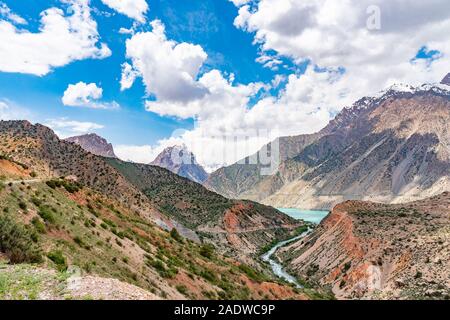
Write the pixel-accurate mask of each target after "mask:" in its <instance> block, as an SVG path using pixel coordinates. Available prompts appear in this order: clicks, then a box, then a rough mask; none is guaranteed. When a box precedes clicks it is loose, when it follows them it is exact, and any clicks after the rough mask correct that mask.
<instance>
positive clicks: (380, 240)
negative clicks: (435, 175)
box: [280, 192, 450, 299]
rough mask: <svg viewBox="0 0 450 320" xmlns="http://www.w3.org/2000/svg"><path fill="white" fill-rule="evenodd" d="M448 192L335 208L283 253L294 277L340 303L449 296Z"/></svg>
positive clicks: (350, 202) (449, 232) (342, 205)
mask: <svg viewBox="0 0 450 320" xmlns="http://www.w3.org/2000/svg"><path fill="white" fill-rule="evenodd" d="M449 236H450V193H448V192H446V193H443V194H442V195H440V196H436V197H433V198H431V199H427V200H423V201H418V202H413V203H408V204H403V205H383V204H375V203H371V202H361V201H348V202H345V203H342V204H339V205H337V206H336V207H335V208H334V209H333V210H332V212H331V214H330V215H329V216H328V217H327V218H326V219H325V220H324V221H323V222H322V223H321V225H320V226H319V227H318V228H317V230H315V231H314V232H313V233H312V234H311V235H309V236H308V237H307V238H305V239H302V240H301V241H299V242H297V243H294V244H292V245H291V246H289V247H287V248H285V249H284V250H283V253H282V254H280V256H281V257H282V259H283V260H284V261H285V262H287V263H288V264H289V268H290V269H291V270H292V272H295V273H297V274H298V275H299V276H300V277H302V278H304V279H307V280H308V281H311V282H313V283H314V282H316V283H319V284H320V285H323V286H328V287H330V288H332V291H333V292H334V294H335V295H336V296H337V297H338V298H345V299H349V298H350V299H352V298H369V299H378V298H381V299H413V298H419V299H421V298H436V299H448V298H449V297H450V259H449V257H450V249H449V248H450V242H449V239H450V237H449Z"/></svg>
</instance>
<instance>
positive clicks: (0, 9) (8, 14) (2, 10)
mask: <svg viewBox="0 0 450 320" xmlns="http://www.w3.org/2000/svg"><path fill="white" fill-rule="evenodd" d="M0 16H3V17H5V18H6V19H7V20H9V21H11V22H12V23H15V24H27V21H26V20H25V19H24V18H22V17H21V16H19V15H17V14H15V13H14V12H12V11H11V9H10V8H9V7H8V6H7V5H6V3H4V2H2V1H0Z"/></svg>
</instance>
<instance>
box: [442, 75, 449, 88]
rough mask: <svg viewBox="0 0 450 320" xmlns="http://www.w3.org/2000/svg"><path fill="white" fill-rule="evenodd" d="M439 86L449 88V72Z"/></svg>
mask: <svg viewBox="0 0 450 320" xmlns="http://www.w3.org/2000/svg"><path fill="white" fill-rule="evenodd" d="M441 84H445V85H447V86H450V72H449V73H448V74H447V75H446V76H445V77H444V79H442V81H441Z"/></svg>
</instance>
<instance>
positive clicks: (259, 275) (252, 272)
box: [239, 263, 267, 282]
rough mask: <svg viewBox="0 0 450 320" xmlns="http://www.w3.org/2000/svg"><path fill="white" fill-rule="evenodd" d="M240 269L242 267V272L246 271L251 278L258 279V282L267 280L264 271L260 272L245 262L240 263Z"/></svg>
mask: <svg viewBox="0 0 450 320" xmlns="http://www.w3.org/2000/svg"><path fill="white" fill-rule="evenodd" d="M239 269H240V270H241V271H242V272H244V273H245V274H246V275H247V277H249V278H250V279H252V280H253V281H256V282H263V281H265V280H267V279H266V277H265V276H264V275H263V274H262V273H260V272H258V271H256V270H254V269H253V268H251V267H249V266H248V265H246V264H243V263H242V264H240V265H239Z"/></svg>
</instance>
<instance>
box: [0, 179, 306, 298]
mask: <svg viewBox="0 0 450 320" xmlns="http://www.w3.org/2000/svg"><path fill="white" fill-rule="evenodd" d="M1 186H2V187H1V191H0V235H1V236H0V252H1V255H0V260H4V261H10V262H11V263H14V264H17V263H20V264H21V263H34V264H35V265H36V266H40V267H41V268H46V269H56V270H58V272H60V273H61V276H62V277H64V274H66V270H67V268H68V267H69V266H71V267H70V268H71V269H73V267H74V266H77V267H79V268H80V269H81V270H82V271H83V273H84V274H94V275H97V276H102V277H105V278H115V279H118V280H121V281H123V282H126V283H130V284H134V285H137V286H139V287H141V288H144V289H145V290H147V291H149V292H151V293H153V294H154V295H155V296H157V297H160V298H172V299H175V298H176V299H179V298H192V299H194V298H195V299H220V298H227V299H248V298H295V297H296V298H301V297H302V295H300V294H298V293H296V292H295V290H294V289H293V288H291V287H289V286H287V285H280V284H276V283H274V282H271V281H270V279H269V277H268V276H267V275H264V274H262V273H259V272H258V271H255V270H253V269H251V268H249V267H248V266H246V265H243V264H241V263H238V262H236V261H234V260H232V259H229V258H224V257H222V256H220V255H218V254H217V253H216V252H215V250H214V249H213V247H211V246H208V245H199V244H196V243H194V242H192V241H190V240H186V239H183V238H182V237H180V235H179V234H178V233H177V232H176V231H175V230H173V231H172V232H167V231H164V230H162V229H160V228H159V227H157V226H156V225H154V224H152V223H149V222H148V221H147V220H146V219H145V218H143V217H141V216H140V215H139V214H138V213H137V212H133V211H130V210H129V209H128V208H125V207H123V206H121V205H120V203H118V202H117V201H114V200H111V199H108V198H107V197H106V196H104V195H102V194H100V193H98V192H95V191H93V190H92V189H89V188H87V187H83V186H80V185H74V184H73V183H72V182H69V181H63V180H49V181H45V182H44V181H42V182H31V183H28V182H23V183H20V182H14V183H12V182H11V183H4V182H2V184H1ZM0 273H1V272H0ZM11 276H13V275H11ZM38 278H39V277H37V278H36V281H38V280H39V279H38ZM8 279H11V278H5V276H3V280H4V281H7V280H8ZM8 281H9V280H8ZM0 287H1V286H0ZM2 290H3V291H5V290H6V289H4V288H3V289H2ZM3 294H4V297H6V295H8V294H11V292H6V293H5V292H3ZM25 298H33V296H32V295H31V296H26V297H25Z"/></svg>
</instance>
